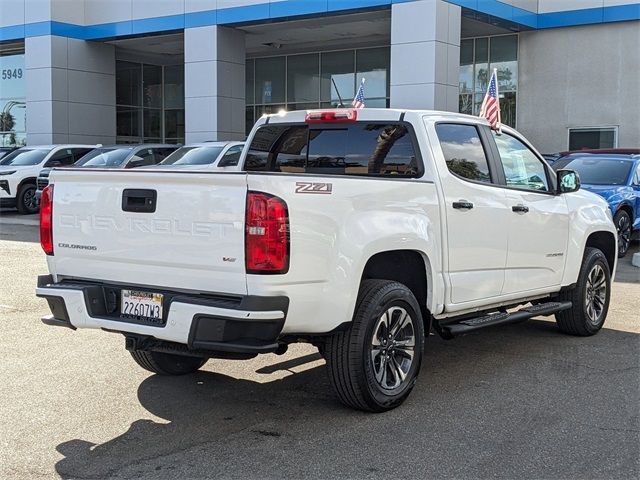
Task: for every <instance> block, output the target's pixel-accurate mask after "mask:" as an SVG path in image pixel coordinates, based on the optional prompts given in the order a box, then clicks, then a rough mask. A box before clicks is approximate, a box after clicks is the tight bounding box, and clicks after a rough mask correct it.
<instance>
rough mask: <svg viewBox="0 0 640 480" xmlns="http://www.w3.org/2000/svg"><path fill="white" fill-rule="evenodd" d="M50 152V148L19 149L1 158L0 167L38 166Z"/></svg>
mask: <svg viewBox="0 0 640 480" xmlns="http://www.w3.org/2000/svg"><path fill="white" fill-rule="evenodd" d="M50 151H51V149H50V148H20V149H18V150H14V151H13V152H11V153H9V154H7V155H5V156H4V157H2V160H0V165H13V166H20V165H22V166H24V165H38V164H39V163H40V162H42V161H43V160H44V157H46V156H47V154H48V153H49V152H50Z"/></svg>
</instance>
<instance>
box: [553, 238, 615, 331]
mask: <svg viewBox="0 0 640 480" xmlns="http://www.w3.org/2000/svg"><path fill="white" fill-rule="evenodd" d="M610 296H611V272H610V270H609V263H608V262H607V259H606V257H605V256H604V254H603V253H602V252H601V251H600V250H598V249H597V248H587V249H586V250H585V253H584V258H583V260H582V267H581V268H580V274H579V275H578V282H577V283H576V286H575V287H574V288H573V289H571V290H568V291H565V292H563V293H561V294H560V295H559V300H561V301H570V302H571V303H572V304H573V306H572V307H571V308H570V309H568V310H563V311H562V312H559V313H556V322H557V323H558V327H559V328H560V330H562V331H563V332H564V333H568V334H570V335H581V336H589V335H594V334H595V333H597V332H598V331H599V330H600V329H601V328H602V325H603V324H604V321H605V319H606V318H607V312H608V311H609V298H610Z"/></svg>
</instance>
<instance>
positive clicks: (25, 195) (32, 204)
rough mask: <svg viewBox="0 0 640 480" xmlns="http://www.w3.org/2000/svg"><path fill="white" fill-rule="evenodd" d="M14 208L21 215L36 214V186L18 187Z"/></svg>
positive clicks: (29, 184)
mask: <svg viewBox="0 0 640 480" xmlns="http://www.w3.org/2000/svg"><path fill="white" fill-rule="evenodd" d="M16 208H17V209H18V213H20V214H22V215H26V214H31V213H36V212H37V211H38V201H37V200H36V186H35V185H33V184H32V183H27V184H26V185H23V186H22V187H20V190H18V195H17V197H16Z"/></svg>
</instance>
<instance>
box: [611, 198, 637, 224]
mask: <svg viewBox="0 0 640 480" xmlns="http://www.w3.org/2000/svg"><path fill="white" fill-rule="evenodd" d="M620 210H624V211H625V212H627V213H628V214H629V218H630V219H631V224H632V225H633V220H634V218H633V206H632V205H631V204H629V203H627V202H622V203H621V204H620V205H618V208H617V209H616V212H615V213H618V212H619V211H620ZM615 213H614V215H615Z"/></svg>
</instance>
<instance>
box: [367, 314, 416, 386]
mask: <svg viewBox="0 0 640 480" xmlns="http://www.w3.org/2000/svg"><path fill="white" fill-rule="evenodd" d="M413 321H414V320H413V318H412V317H411V315H409V313H408V312H407V311H406V310H405V309H404V308H402V307H398V306H394V307H390V308H389V309H388V310H387V311H386V312H384V313H383V314H382V316H381V317H380V318H379V319H378V322H377V323H376V326H375V328H374V330H373V337H372V339H371V363H372V365H373V371H374V374H375V378H376V382H377V383H378V385H379V386H380V387H381V389H382V390H383V391H384V390H387V391H389V390H394V389H396V388H398V387H400V386H401V385H402V384H403V382H404V381H405V380H406V379H407V376H408V374H409V371H410V370H411V366H412V364H413V361H414V350H415V346H416V336H415V328H414V325H413Z"/></svg>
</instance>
